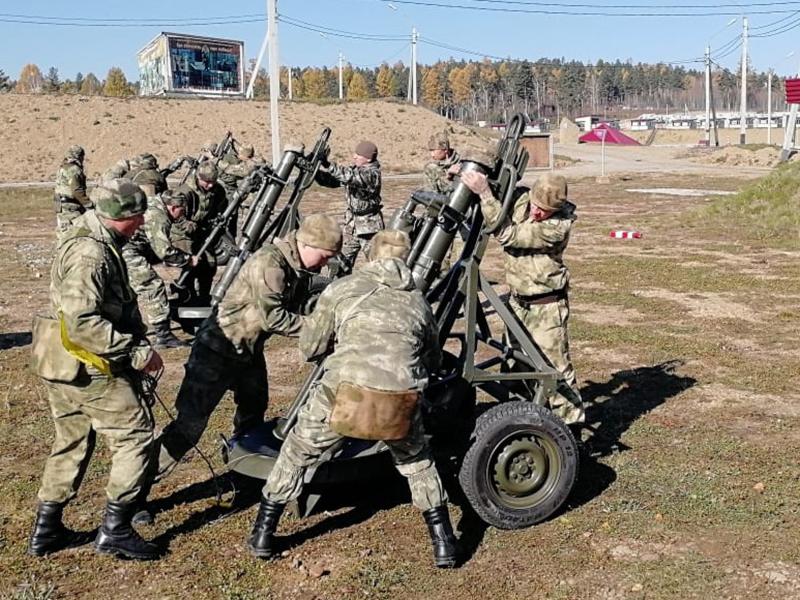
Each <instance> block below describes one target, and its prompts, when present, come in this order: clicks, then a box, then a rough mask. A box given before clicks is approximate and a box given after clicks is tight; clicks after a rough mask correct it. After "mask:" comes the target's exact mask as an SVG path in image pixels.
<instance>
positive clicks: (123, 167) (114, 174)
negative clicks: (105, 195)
mask: <svg viewBox="0 0 800 600" xmlns="http://www.w3.org/2000/svg"><path fill="white" fill-rule="evenodd" d="M130 170H131V163H130V162H128V160H127V159H125V158H120V159H119V160H118V161H117V162H115V163H114V164H113V165H112V166H111V168H109V169H108V170H107V171H105V172H104V173H103V174H102V175H101V176H100V185H102V183H103V182H104V181H111V180H112V179H120V178H121V177H125V178H127V176H128V173H129V172H130Z"/></svg>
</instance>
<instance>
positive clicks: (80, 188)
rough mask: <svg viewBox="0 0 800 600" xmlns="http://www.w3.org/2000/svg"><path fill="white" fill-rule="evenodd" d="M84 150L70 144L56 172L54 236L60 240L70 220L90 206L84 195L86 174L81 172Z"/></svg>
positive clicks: (66, 230) (70, 223)
mask: <svg viewBox="0 0 800 600" xmlns="http://www.w3.org/2000/svg"><path fill="white" fill-rule="evenodd" d="M85 154H86V153H85V152H84V150H83V148H82V147H81V146H77V145H76V146H70V147H69V149H68V150H67V153H66V154H65V155H64V161H63V162H62V163H61V166H60V167H59V169H58V173H56V184H55V204H56V236H57V238H58V240H59V241H60V240H61V239H62V238H63V236H64V235H65V234H66V233H67V232H68V231H69V229H70V227H71V226H72V222H73V221H74V220H75V219H77V218H78V217H79V216H81V215H82V214H83V213H85V212H86V209H88V208H92V201H91V200H89V197H88V196H87V195H86V175H85V174H84V172H83V158H84V156H85Z"/></svg>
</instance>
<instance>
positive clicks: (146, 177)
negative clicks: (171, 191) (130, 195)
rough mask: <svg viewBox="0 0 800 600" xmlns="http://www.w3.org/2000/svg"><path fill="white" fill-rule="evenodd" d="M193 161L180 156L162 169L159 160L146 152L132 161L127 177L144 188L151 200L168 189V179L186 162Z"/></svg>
mask: <svg viewBox="0 0 800 600" xmlns="http://www.w3.org/2000/svg"><path fill="white" fill-rule="evenodd" d="M193 161H194V159H193V158H192V157H191V156H179V157H178V158H176V159H175V160H174V161H172V162H171V163H170V164H169V165H167V167H166V168H164V169H162V168H160V167H159V166H158V159H157V158H156V157H155V156H153V155H152V154H150V153H149V152H145V153H144V154H139V155H138V156H136V157H135V158H134V159H132V160H131V161H130V164H129V169H128V171H127V173H125V177H127V178H128V179H130V180H131V181H133V182H134V183H135V184H136V185H138V186H139V187H140V188H142V190H143V191H144V193H145V194H147V197H148V198H150V197H152V196H156V195H158V194H160V193H162V192H164V191H165V190H166V189H167V177H169V176H170V175H172V173H174V172H175V171H177V170H178V169H180V168H181V166H183V164H184V163H185V162H193Z"/></svg>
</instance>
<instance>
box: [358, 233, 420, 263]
mask: <svg viewBox="0 0 800 600" xmlns="http://www.w3.org/2000/svg"><path fill="white" fill-rule="evenodd" d="M410 251H411V238H410V237H408V234H407V233H406V232H405V231H400V230H398V229H384V230H383V231H379V232H378V233H376V234H375V236H374V237H373V238H372V240H370V246H369V256H368V258H369V259H370V260H371V261H372V260H380V259H382V258H399V259H402V260H405V259H406V258H407V257H408V253H409V252H410Z"/></svg>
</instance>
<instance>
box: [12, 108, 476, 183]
mask: <svg viewBox="0 0 800 600" xmlns="http://www.w3.org/2000/svg"><path fill="white" fill-rule="evenodd" d="M0 115H2V117H0V124H2V128H3V144H4V147H5V150H6V151H7V152H8V153H9V156H14V157H15V159H14V160H13V161H8V165H6V167H5V168H4V169H3V170H2V172H0V183H9V182H26V181H52V180H53V178H54V177H55V173H56V170H57V169H58V165H59V163H60V162H61V158H62V156H63V154H64V151H65V150H66V149H67V148H68V147H69V146H70V145H71V144H80V145H82V146H84V148H85V149H86V173H87V176H88V177H90V178H95V177H98V176H99V175H100V174H101V173H102V172H103V171H105V170H106V169H108V168H109V167H110V166H112V165H113V164H114V163H115V162H117V161H118V160H119V159H120V158H129V157H131V156H135V155H136V154H139V153H141V152H151V153H153V154H154V155H155V156H156V157H157V158H158V159H159V161H160V163H161V164H163V165H166V164H168V163H169V162H170V161H171V160H172V159H174V158H176V157H177V156H180V155H183V154H187V153H188V154H191V155H196V154H197V153H198V152H199V150H200V147H201V146H202V145H203V144H204V143H205V142H207V141H215V142H218V141H219V140H221V139H222V138H223V137H224V135H225V131H226V130H230V131H231V132H233V134H234V137H235V138H236V139H237V140H240V141H241V142H242V143H250V144H253V145H254V146H255V148H256V152H257V153H258V154H260V155H263V156H265V157H266V158H267V159H268V160H270V158H271V153H272V150H271V149H272V142H271V137H270V136H271V133H270V117H269V105H268V103H266V102H243V101H235V100H194V99H168V98H130V99H116V98H104V97H99V96H93V97H86V96H72V95H56V96H49V95H42V94H31V95H24V94H0ZM280 118H281V140H282V143H283V144H282V145H286V144H287V143H289V142H290V141H292V140H301V141H303V142H305V143H306V144H307V145H312V144H313V140H315V139H316V137H317V136H318V135H319V133H320V131H321V130H322V128H323V127H326V126H327V127H330V128H332V129H333V136H332V138H331V146H332V153H331V156H332V158H334V159H335V160H349V159H350V157H351V156H352V154H353V148H355V145H356V144H357V143H358V142H360V141H361V140H362V139H371V140H372V141H374V142H375V143H376V144H377V145H378V148H379V150H380V155H379V158H380V160H381V162H382V164H383V166H384V168H385V169H387V170H388V171H394V172H418V171H421V170H422V167H423V166H424V164H425V162H427V160H429V158H428V152H427V144H428V139H429V138H430V136H431V135H433V133H435V132H438V131H442V130H447V131H449V132H450V136H451V139H452V141H453V143H454V144H455V145H456V146H457V147H459V148H469V147H482V146H483V145H484V143H485V142H484V140H486V139H489V138H490V137H491V133H490V132H488V131H486V130H480V129H470V128H468V127H464V126H462V125H459V124H456V123H454V122H452V121H449V120H447V119H444V118H442V117H440V116H439V115H437V114H435V113H433V112H431V111H429V110H427V109H425V108H422V107H421V106H410V105H408V104H405V103H391V102H386V101H382V100H375V101H369V102H348V103H347V104H329V105H322V106H320V105H318V104H312V103H305V102H292V103H281V105H280Z"/></svg>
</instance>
